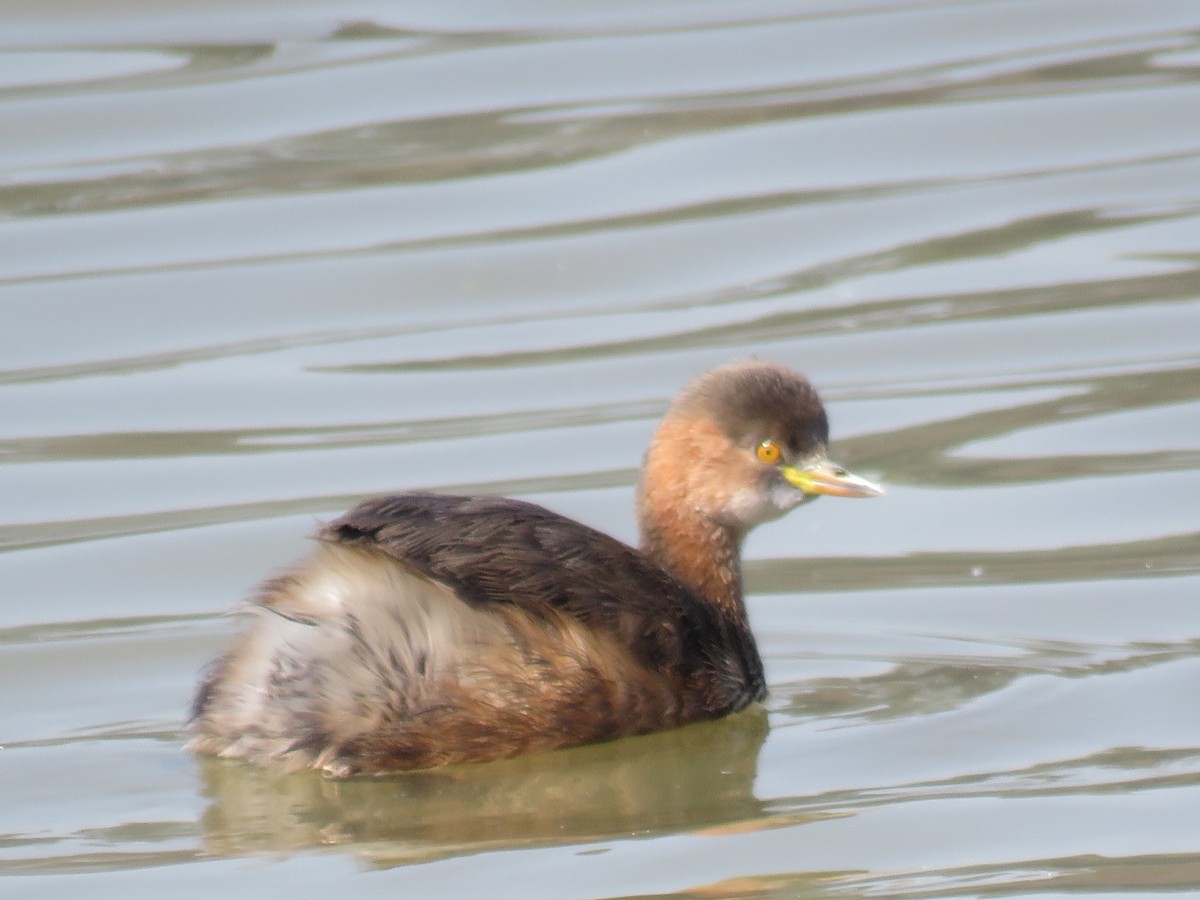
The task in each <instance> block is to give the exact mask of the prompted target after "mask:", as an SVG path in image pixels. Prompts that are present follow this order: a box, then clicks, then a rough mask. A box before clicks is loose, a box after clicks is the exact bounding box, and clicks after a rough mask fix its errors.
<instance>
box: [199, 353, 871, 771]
mask: <svg viewBox="0 0 1200 900" xmlns="http://www.w3.org/2000/svg"><path fill="white" fill-rule="evenodd" d="M828 433H829V425H828V421H827V419H826V417H825V409H824V407H823V406H822V405H821V401H820V399H819V398H818V397H817V393H816V391H815V390H814V389H813V388H812V386H811V385H810V384H809V383H808V381H807V380H805V379H804V378H803V377H802V376H800V375H798V374H797V373H795V372H792V371H791V370H789V369H785V368H783V367H781V366H777V365H773V364H769V363H761V362H746V363H737V364H733V365H729V366H725V367H722V368H719V369H716V370H714V371H712V372H709V373H708V374H706V375H703V376H701V377H700V378H698V379H696V380H695V381H694V382H692V383H691V384H690V385H689V386H688V387H687V388H686V389H685V390H684V392H683V393H682V395H681V396H680V397H679V398H678V399H677V400H676V401H675V403H674V405H673V406H672V407H671V409H670V411H669V412H668V413H667V415H666V417H665V418H664V419H663V421H662V423H661V424H660V425H659V427H658V430H657V431H656V432H655V434H654V438H653V440H652V442H651V444H650V449H649V451H648V452H647V454H646V458H645V465H644V467H643V470H642V478H641V485H640V488H639V492H638V520H639V526H640V531H641V545H642V549H641V551H640V552H639V551H638V550H635V549H633V548H632V547H629V546H627V545H626V544H624V543H622V542H620V541H618V540H616V539H615V538H612V537H609V536H608V535H605V534H603V533H601V532H598V531H595V530H593V529H591V528H588V527H587V526H585V525H581V524H579V523H578V522H574V521H571V520H570V519H566V518H564V517H563V516H560V515H557V514H555V513H552V512H550V511H548V510H546V509H543V508H542V507H540V506H535V505H533V504H530V503H524V502H521V501H518V500H508V499H503V498H497V497H450V496H439V495H431V494H400V495H397V496H392V497H380V498H377V499H374V500H367V501H365V502H363V503H361V504H359V505H358V506H356V507H355V508H354V509H352V510H351V511H350V512H348V513H347V514H346V515H344V516H342V517H341V518H340V519H338V520H336V521H334V522H331V523H330V524H328V525H326V526H324V527H323V528H322V529H321V530H320V532H319V533H318V535H317V539H318V541H319V543H318V546H317V549H316V551H315V553H314V554H313V555H312V556H311V557H310V558H309V559H308V560H306V561H304V562H302V563H300V564H299V565H298V566H297V567H296V568H294V569H292V570H291V571H289V572H287V573H285V574H283V575H281V576H279V577H277V578H273V579H271V580H269V581H267V582H266V584H265V585H264V586H263V587H262V589H261V591H260V593H259V595H258V596H257V598H256V599H255V600H254V601H253V603H252V604H251V608H252V610H253V611H254V613H256V615H255V616H254V617H253V620H252V622H251V623H250V625H249V627H248V628H247V630H246V631H244V632H243V633H242V634H241V635H240V636H239V637H238V638H237V639H236V642H235V643H234V645H233V647H232V648H231V649H230V651H229V652H228V653H226V654H225V655H224V656H223V657H221V658H220V659H218V660H217V661H216V662H215V663H214V664H213V666H212V668H211V669H210V670H209V672H208V674H207V676H206V677H205V679H204V681H203V683H202V684H201V685H200V688H199V690H198V692H197V694H196V698H195V702H194V704H193V707H192V724H193V727H194V729H195V732H196V736H195V738H194V739H193V740H192V742H191V744H190V746H191V747H192V749H194V750H196V751H198V752H201V753H212V754H217V755H219V756H225V757H235V758H242V759H247V760H251V761H253V762H256V763H267V762H277V763H279V764H282V765H283V766H285V767H287V768H291V769H304V768H313V769H321V770H324V771H326V772H328V773H331V774H334V775H339V776H344V775H351V774H354V773H360V772H362V773H367V772H382V771H386V770H389V769H420V768H428V767H432V766H441V765H446V764H449V763H459V762H480V761H484V760H490V759H498V758H501V757H508V756H515V755H518V754H522V753H530V752H534V751H538V750H549V749H553V748H556V747H568V746H574V745H578V744H586V743H591V742H595V741H602V740H607V739H610V738H616V737H620V736H622V735H632V734H642V733H646V732H650V731H657V730H661V729H666V728H674V727H676V726H680V725H683V724H685V723H688V722H695V721H700V720H703V719H714V718H717V717H719V716H724V715H726V714H728V713H731V712H734V711H736V710H740V709H742V708H743V707H745V706H747V705H748V704H750V703H753V702H754V701H756V700H760V699H762V697H763V696H764V694H765V692H766V684H765V681H764V678H763V667H762V660H761V658H760V657H759V654H758V648H757V647H756V645H755V642H754V637H753V636H752V635H751V633H750V629H749V625H748V622H747V619H746V607H745V604H744V602H743V599H742V578H741V563H740V548H741V543H742V539H743V538H744V537H745V535H746V533H747V532H748V531H749V530H750V529H751V528H753V527H754V526H755V525H757V524H759V523H760V522H764V521H767V520H770V519H774V518H776V517H778V516H781V515H783V514H784V513H785V512H787V511H788V510H790V509H792V508H793V507H795V506H797V505H799V504H801V503H803V502H804V501H806V500H808V499H811V498H812V497H814V496H816V495H818V494H832V495H835V496H841V497H872V496H876V495H878V494H879V493H881V491H880V489H879V488H878V487H876V486H875V485H874V484H872V483H871V482H869V481H866V480H865V479H862V478H859V477H857V476H855V475H852V474H850V473H849V472H846V471H845V470H844V469H841V468H839V467H837V466H835V465H833V464H832V463H830V462H829V459H828V457H827V456H826V442H827V440H828Z"/></svg>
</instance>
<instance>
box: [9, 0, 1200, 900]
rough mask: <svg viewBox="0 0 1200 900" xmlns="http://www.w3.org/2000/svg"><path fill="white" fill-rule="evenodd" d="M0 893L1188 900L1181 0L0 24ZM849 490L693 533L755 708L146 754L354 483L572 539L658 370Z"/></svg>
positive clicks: (337, 13)
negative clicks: (747, 413) (257, 594)
mask: <svg viewBox="0 0 1200 900" xmlns="http://www.w3.org/2000/svg"><path fill="white" fill-rule="evenodd" d="M0 19H2V20H3V27H2V28H0V315H2V316H3V319H2V322H3V328H2V329H0V550H2V551H3V552H0V584H2V585H3V602H2V603H0V684H2V685H3V689H2V690H0V745H2V747H3V749H2V750H0V790H2V792H3V803H0V875H4V876H9V878H8V879H6V882H5V883H4V884H3V887H2V888H0V892H3V893H6V895H7V893H11V894H12V895H13V896H20V897H29V898H35V897H36V898H40V897H55V898H60V897H72V898H74V897H80V896H120V897H124V898H140V897H147V898H149V897H154V898H158V897H162V896H171V897H179V898H183V897H204V898H208V897H214V896H223V897H248V898H249V897H255V898H257V897H263V896H285V895H290V896H297V897H323V896H330V895H333V896H339V895H340V894H339V892H344V893H347V894H350V895H352V896H355V897H362V898H373V897H397V896H414V897H423V896H435V897H463V896H471V897H495V898H510V897H511V898H542V897H547V898H559V897H563V898H565V897H571V898H602V897H632V896H638V897H646V896H655V897H690V898H718V897H739V898H740V897H764V898H765V897H772V898H776V897H795V896H871V897H905V898H911V897H934V896H936V897H983V896H986V897H996V896H1022V897H1028V896H1036V897H1054V896H1063V895H1070V896H1073V897H1078V896H1093V895H1094V896H1099V895H1110V894H1112V893H1118V894H1120V895H1122V896H1137V895H1149V894H1155V895H1158V894H1161V893H1164V892H1173V891H1178V892H1183V891H1188V892H1194V891H1198V890H1200V708H1198V705H1197V700H1196V698H1197V696H1200V603H1198V602H1197V601H1198V599H1200V516H1198V514H1197V510H1198V508H1200V124H1198V123H1200V6H1198V5H1197V4H1196V3H1195V2H1194V0H1180V2H1155V0H1138V2H1133V0H1125V2H1111V0H1091V2H1067V0H1033V2H1017V0H1006V2H985V0H979V2H874V3H871V2H853V0H823V2H803V3H801V2H791V3H785V2H755V0H746V2H737V3H734V2H723V3H722V2H704V0H695V2H688V0H677V2H669V0H659V2H641V3H623V4H622V3H617V4H614V3H611V2H606V3H596V2H586V0H585V2H581V3H573V4H556V3H538V2H534V0H529V2H519V0H518V2H489V3H483V2H476V3H458V4H446V3H434V2H407V3H402V4H399V3H385V2H382V0H376V2H369V0H364V2H350V3H345V2H343V3H333V2H331V0H307V2H296V0H286V2H284V0H242V2H238V3H231V2H225V0H174V2H169V3H163V2H159V3H153V4H152V3H144V2H139V0H88V2H86V3H85V2H80V0H68V2H56V3H53V4H47V3H42V2H37V3H35V2H32V0H8V2H6V3H5V4H4V8H3V10H2V11H0ZM747 356H758V357H763V358H770V359H775V360H778V361H781V362H784V363H787V364H790V365H793V366H796V367H798V368H801V369H803V370H805V371H806V372H807V373H808V374H809V375H810V377H811V378H812V379H813V381H814V382H815V383H816V384H817V385H818V386H819V387H820V389H821V390H822V392H823V395H824V397H825V400H826V403H827V405H828V407H829V409H830V415H831V419H832V426H833V432H834V440H835V447H834V449H835V452H836V454H837V456H838V458H839V459H840V460H842V461H843V462H845V463H846V464H848V465H850V466H852V467H853V468H855V469H856V470H860V471H862V472H863V474H866V475H869V476H872V477H877V478H879V479H880V480H882V481H883V482H884V483H885V484H886V485H887V486H888V488H889V493H888V495H887V496H886V497H885V498H884V499H882V500H874V501H870V502H848V501H836V500H823V501H822V502H820V503H817V504H814V505H811V506H808V507H805V508H804V509H803V510H801V511H799V512H797V513H795V514H793V515H792V516H790V517H789V518H786V519H783V520H781V521H779V522H777V523H773V524H771V525H768V526H765V527H763V528H762V529H760V530H759V531H758V532H756V533H755V534H754V535H753V536H752V537H751V539H750V541H749V542H748V545H747V548H746V551H747V556H748V560H749V562H748V587H749V590H750V597H749V606H750V612H751V617H752V621H753V624H754V627H755V630H756V633H757V634H758V635H759V638H760V641H761V645H762V649H763V652H764V656H765V658H766V662H767V666H768V676H769V680H770V685H771V696H770V698H769V699H768V701H767V702H766V704H765V706H764V708H762V709H756V710H751V711H748V712H747V713H744V714H741V715H738V716H735V717H733V718H731V719H728V720H726V721H723V722H718V723H712V724H708V725H704V726H701V727H696V728H691V729H685V730H683V731H680V732H676V733H672V734H663V735H656V736H652V737H647V738H639V739H632V740H627V741H620V742H617V743H613V744H609V745H605V746H600V747H591V748H584V749H581V750H576V751H568V752H562V753H557V754H550V755H546V756H540V757H534V758H529V759H524V760H516V761H512V762H505V763H498V764H494V765H486V766H477V767H473V768H472V767H468V768H461V769H457V770H446V771H443V772H438V773H432V774H428V773H427V774H410V775H401V776H397V777H395V778H387V779H383V780H364V781H349V782H334V781H328V780H324V779H322V778H320V777H317V776H311V775H292V776H281V775H278V774H275V773H271V772H267V771H261V770H257V769H253V768H249V767H245V766H240V765H235V764H229V763H222V762H213V761H210V760H197V759H194V758H192V757H190V756H189V755H188V754H186V753H185V752H184V751H183V749H182V745H183V742H184V739H185V737H184V730H183V728H184V716H185V713H186V707H187V704H188V701H189V696H190V693H191V691H192V689H193V685H194V683H195V680H196V676H197V674H198V672H199V671H200V669H201V668H202V667H203V665H204V663H205V662H206V661H207V660H208V659H209V658H211V657H212V656H213V655H214V654H215V653H217V652H218V651H219V650H220V649H221V648H222V647H223V646H224V645H225V644H226V642H227V641H228V639H229V636H230V635H231V634H232V632H233V629H234V627H235V623H234V621H233V620H231V619H230V618H229V617H228V616H226V615H225V612H226V611H227V610H229V609H230V608H231V607H233V606H234V605H235V604H236V602H237V601H238V599H239V598H241V597H242V596H244V595H245V594H246V593H247V592H248V591H250V590H251V589H252V588H253V586H254V584H255V582H256V581H258V580H259V579H260V578H262V577H264V576H266V575H268V574H270V573H271V572H273V571H275V570H277V569H279V568H280V567H282V566H284V565H286V564H287V563H288V562H289V561H290V560H292V559H294V558H295V557H297V556H298V555H300V554H301V553H302V552H304V547H305V543H306V536H307V535H308V534H310V533H311V532H312V530H313V528H314V525H315V522H317V521H319V520H321V519H326V518H329V517H332V516H333V515H336V514H337V513H338V512H339V511H340V510H342V509H344V508H345V507H346V506H348V505H349V504H351V503H353V502H354V501H356V500H357V499H359V498H361V497H364V496H367V495H370V494H375V493H381V492H386V491H390V490H401V489H409V488H421V489H437V490H452V491H477V492H486V493H503V494H509V495H515V496H521V497H525V498H529V499H532V500H535V501H538V502H541V503H544V504H546V505H548V506H550V507H552V508H553V509H555V510H558V511H561V512H563V513H565V514H567V515H570V516H573V517H575V518H578V519H581V520H583V521H585V522H588V523H590V524H592V525H596V526H598V527H600V528H602V529H604V530H607V531H609V532H611V533H613V534H616V535H618V536H620V537H622V538H625V539H633V537H634V531H633V521H632V515H631V507H632V502H633V489H632V486H633V482H634V479H635V475H636V469H637V465H638V462H639V459H640V456H641V453H642V450H643V448H644V445H645V443H646V440H647V437H648V435H649V433H650V430H651V429H652V428H653V425H654V422H655V420H656V418H657V416H658V415H659V414H660V413H661V412H662V410H663V409H664V408H665V406H666V404H667V403H668V402H669V399H670V397H671V396H672V395H673V394H674V393H675V391H676V390H678V388H679V387H680V386H681V385H682V384H683V383H684V382H686V381H687V380H688V379H689V378H691V377H692V376H694V375H695V374H696V373H698V372H700V371H703V370H705V369H706V368H709V367H711V366H713V365H717V364H720V363H722V362H725V361H728V360H730V359H736V358H743V357H747Z"/></svg>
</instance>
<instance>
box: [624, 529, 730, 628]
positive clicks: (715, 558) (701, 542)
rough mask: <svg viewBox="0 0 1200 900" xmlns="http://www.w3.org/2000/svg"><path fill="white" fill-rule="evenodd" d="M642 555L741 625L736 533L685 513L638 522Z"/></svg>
mask: <svg viewBox="0 0 1200 900" xmlns="http://www.w3.org/2000/svg"><path fill="white" fill-rule="evenodd" d="M640 526H641V547H642V552H643V553H645V554H646V555H647V556H649V557H650V558H651V559H653V560H654V561H655V562H657V563H658V564H659V565H661V566H662V567H663V568H664V569H666V570H667V571H668V572H670V573H671V574H672V575H674V576H675V577H676V578H678V579H679V580H680V581H682V582H683V583H684V584H686V585H687V586H688V587H690V588H692V590H694V591H696V592H697V593H699V594H700V595H701V596H703V597H705V598H706V599H707V600H709V601H710V602H711V603H712V604H713V605H714V606H716V607H717V608H718V609H720V610H721V611H722V612H724V613H725V614H726V615H728V616H730V617H732V618H733V619H734V620H735V621H738V622H745V620H746V604H745V600H744V598H743V596H742V559H741V541H742V536H741V534H740V533H738V532H737V531H735V530H734V529H732V528H729V527H727V526H724V525H717V524H714V523H713V522H711V521H709V520H708V519H706V518H704V517H703V516H699V515H695V514H691V515H689V511H687V510H670V511H669V514H668V515H656V514H655V511H653V510H649V509H645V510H643V515H642V518H641V523H640Z"/></svg>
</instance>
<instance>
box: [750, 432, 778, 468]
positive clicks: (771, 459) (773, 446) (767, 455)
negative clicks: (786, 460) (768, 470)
mask: <svg viewBox="0 0 1200 900" xmlns="http://www.w3.org/2000/svg"><path fill="white" fill-rule="evenodd" d="M754 455H755V456H757V457H758V461H759V462H765V463H768V464H769V465H774V464H775V463H777V462H779V458H780V457H781V456H783V451H782V450H780V449H779V445H778V444H777V443H775V442H774V441H773V440H771V439H770V438H767V439H766V440H765V441H763V442H762V443H761V444H759V445H758V447H756V448H755V450H754Z"/></svg>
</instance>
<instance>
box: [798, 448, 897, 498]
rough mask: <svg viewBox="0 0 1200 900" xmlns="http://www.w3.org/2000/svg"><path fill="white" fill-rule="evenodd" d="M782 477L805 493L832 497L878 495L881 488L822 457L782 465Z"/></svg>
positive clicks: (881, 491)
mask: <svg viewBox="0 0 1200 900" xmlns="http://www.w3.org/2000/svg"><path fill="white" fill-rule="evenodd" d="M781 471H782V472H783V477H784V478H786V479H787V480H788V483H789V484H791V485H792V486H793V487H797V488H799V489H800V490H802V491H804V493H806V494H829V495H830V496H833V497H878V496H880V495H881V494H883V488H881V487H880V486H879V485H877V484H875V482H873V481H868V480H867V479H865V478H862V477H860V476H858V475H855V474H854V473H853V472H847V471H846V470H845V469H843V468H842V467H841V466H839V465H837V464H836V463H832V462H830V461H829V460H828V459H825V458H824V457H820V458H818V459H810V460H808V461H807V462H805V463H803V464H801V465H798V466H784V467H783V469H782V470H781Z"/></svg>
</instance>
